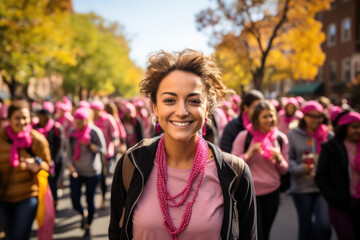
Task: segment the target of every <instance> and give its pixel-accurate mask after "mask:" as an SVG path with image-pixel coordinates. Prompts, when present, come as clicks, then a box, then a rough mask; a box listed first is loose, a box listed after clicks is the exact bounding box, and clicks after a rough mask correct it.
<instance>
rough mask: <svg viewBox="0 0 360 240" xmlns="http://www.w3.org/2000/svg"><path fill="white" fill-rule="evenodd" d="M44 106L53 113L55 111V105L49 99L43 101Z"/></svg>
mask: <svg viewBox="0 0 360 240" xmlns="http://www.w3.org/2000/svg"><path fill="white" fill-rule="evenodd" d="M42 108H43V109H44V110H47V111H49V113H51V114H53V113H54V105H53V104H52V103H51V102H48V101H45V102H43V104H42Z"/></svg>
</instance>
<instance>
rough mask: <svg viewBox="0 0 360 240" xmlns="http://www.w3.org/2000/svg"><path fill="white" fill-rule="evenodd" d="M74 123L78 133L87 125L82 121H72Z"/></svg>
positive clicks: (85, 121)
mask: <svg viewBox="0 0 360 240" xmlns="http://www.w3.org/2000/svg"><path fill="white" fill-rule="evenodd" d="M74 123H75V128H76V129H77V130H79V131H81V130H83V129H84V128H85V126H86V125H87V123H88V120H86V119H84V120H82V119H75V120H74Z"/></svg>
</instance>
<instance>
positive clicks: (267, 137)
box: [250, 126, 279, 159]
mask: <svg viewBox="0 0 360 240" xmlns="http://www.w3.org/2000/svg"><path fill="white" fill-rule="evenodd" d="M250 133H251V134H252V135H253V139H254V142H255V143H257V142H260V143H261V148H262V152H263V153H262V156H263V157H264V158H265V159H271V157H272V151H271V148H272V147H273V146H272V144H271V142H272V141H274V140H276V139H277V137H278V136H279V130H278V129H277V128H276V127H274V128H273V129H271V130H270V131H269V132H268V133H262V132H261V131H260V130H254V128H253V127H252V126H251V128H250Z"/></svg>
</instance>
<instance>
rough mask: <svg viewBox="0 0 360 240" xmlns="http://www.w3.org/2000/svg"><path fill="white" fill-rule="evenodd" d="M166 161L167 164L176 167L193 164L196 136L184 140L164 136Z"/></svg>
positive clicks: (180, 167) (189, 166) (187, 166)
mask: <svg viewBox="0 0 360 240" xmlns="http://www.w3.org/2000/svg"><path fill="white" fill-rule="evenodd" d="M164 140H165V149H166V162H167V165H168V166H170V167H172V168H177V169H189V168H191V167H192V165H193V161H194V157H195V153H196V147H197V138H195V137H194V138H191V139H190V140H188V141H186V142H180V141H176V140H172V139H170V138H167V137H166V136H165V139H164Z"/></svg>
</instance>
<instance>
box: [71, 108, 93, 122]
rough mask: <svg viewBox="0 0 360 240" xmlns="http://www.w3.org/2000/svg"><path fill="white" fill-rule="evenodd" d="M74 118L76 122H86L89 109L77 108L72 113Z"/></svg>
mask: <svg viewBox="0 0 360 240" xmlns="http://www.w3.org/2000/svg"><path fill="white" fill-rule="evenodd" d="M74 118H75V119H78V120H87V119H89V118H90V108H85V107H82V108H78V109H76V111H75V112H74Z"/></svg>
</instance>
